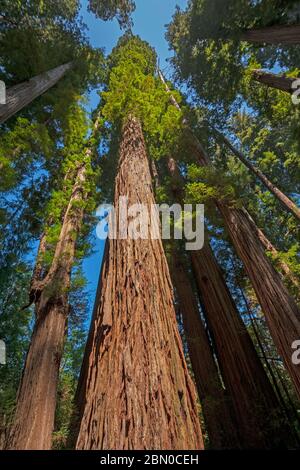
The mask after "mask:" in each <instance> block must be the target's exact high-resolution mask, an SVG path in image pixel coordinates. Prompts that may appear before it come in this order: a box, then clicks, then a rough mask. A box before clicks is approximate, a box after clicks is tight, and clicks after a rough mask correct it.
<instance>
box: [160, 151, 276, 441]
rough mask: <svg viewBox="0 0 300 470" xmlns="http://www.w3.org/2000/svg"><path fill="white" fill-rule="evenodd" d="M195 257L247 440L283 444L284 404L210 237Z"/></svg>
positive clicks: (176, 178) (175, 179)
mask: <svg viewBox="0 0 300 470" xmlns="http://www.w3.org/2000/svg"><path fill="white" fill-rule="evenodd" d="M168 168H169V171H170V175H171V176H172V183H173V188H172V189H173V194H174V196H175V197H177V201H178V198H179V200H180V199H181V198H182V196H180V186H179V187H178V183H179V185H180V180H181V177H180V174H179V171H178V167H177V165H176V162H175V161H174V160H173V159H172V158H170V159H169V161H168ZM190 256H191V260H192V265H193V269H194V273H195V279H196V283H197V286H198V289H199V294H200V297H201V301H202V303H203V306H204V310H205V314H206V318H207V321H208V325H209V328H210V331H211V333H212V335H213V338H214V342H215V347H216V351H217V354H218V359H219V364H220V369H221V370H222V375H223V378H224V382H225V385H226V389H227V390H228V393H229V395H230V397H231V399H232V403H233V407H234V411H235V416H236V420H237V422H238V428H239V437H240V441H241V444H242V446H243V447H253V448H255V447H273V446H276V445H279V444H281V443H282V441H283V440H284V438H283V437H282V436H283V434H284V432H282V431H281V430H280V429H275V428H274V426H273V424H274V423H273V417H274V416H278V417H279V415H280V409H279V408H280V407H279V403H278V401H277V399H276V395H275V393H274V391H273V389H272V387H271V384H270V382H269V379H268V377H267V374H266V372H265V371H264V368H263V366H262V364H261V362H260V360H259V357H258V355H257V352H256V350H255V348H254V345H253V343H252V340H251V338H250V336H249V334H248V332H247V330H246V328H245V325H244V323H243V321H242V319H241V317H240V314H239V312H238V310H237V308H236V305H235V303H234V300H233V298H232V296H231V294H230V292H229V290H228V288H227V285H226V282H225V280H224V276H223V273H222V271H221V268H220V267H219V265H218V262H217V260H216V259H215V257H214V254H213V251H212V249H211V247H210V244H209V242H208V240H207V239H206V240H205V244H204V246H203V248H202V249H201V250H199V251H191V252H190ZM271 417H272V418H271Z"/></svg>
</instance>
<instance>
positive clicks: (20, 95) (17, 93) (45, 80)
mask: <svg viewBox="0 0 300 470" xmlns="http://www.w3.org/2000/svg"><path fill="white" fill-rule="evenodd" d="M71 67H72V63H71V62H69V63H67V64H64V65H60V66H59V67H56V68H55V69H53V70H49V71H48V72H44V73H42V74H40V75H38V76H36V77H33V78H31V79H30V80H28V81H26V82H23V83H19V84H18V85H15V86H13V87H11V88H9V89H8V90H7V92H6V104H1V105H0V124H2V123H3V122H5V121H7V119H9V118H10V117H12V116H13V115H14V114H16V113H17V112H18V111H20V110H21V109H23V108H24V107H25V106H27V105H28V104H30V103H31V102H32V101H33V100H34V99H35V98H37V97H38V96H40V95H42V94H43V93H45V92H46V91H47V90H49V88H52V87H53V86H54V85H55V84H56V83H57V82H58V81H59V80H60V79H61V78H62V77H63V76H64V75H65V74H66V73H67V71H68V70H70V68H71Z"/></svg>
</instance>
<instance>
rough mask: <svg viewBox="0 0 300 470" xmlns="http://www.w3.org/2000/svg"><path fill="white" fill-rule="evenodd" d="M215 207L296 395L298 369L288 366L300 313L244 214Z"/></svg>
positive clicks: (298, 334) (299, 386)
mask: <svg viewBox="0 0 300 470" xmlns="http://www.w3.org/2000/svg"><path fill="white" fill-rule="evenodd" d="M219 208H220V211H221V213H222V215H223V217H224V220H225V223H226V226H227V230H228V232H229V235H230V237H231V239H232V242H233V244H234V246H235V248H236V251H237V253H238V255H239V257H240V259H241V260H242V261H243V264H244V267H245V270H246V272H247V274H248V276H249V279H250V280H251V283H252V285H253V288H254V290H255V292H256V295H257V298H258V301H259V303H260V305H261V307H262V309H263V312H264V314H265V316H266V320H267V323H268V327H269V329H270V333H271V335H272V338H273V340H274V343H275V345H276V347H277V349H278V352H279V354H280V355H281V356H282V358H283V360H284V363H285V366H286V368H287V370H288V371H289V374H290V376H291V379H292V381H293V383H294V386H295V388H296V390H297V393H298V395H299V396H300V367H299V365H298V366H297V365H294V364H293V363H292V353H293V350H292V344H293V342H294V341H296V340H299V338H300V312H299V309H298V307H297V305H296V302H295V301H294V299H293V298H292V297H291V296H290V294H289V292H288V291H287V289H286V288H285V286H284V284H283V282H282V280H281V278H280V276H279V274H278V273H277V272H276V271H275V269H274V268H273V266H272V264H271V262H270V261H269V259H268V258H267V256H266V254H265V251H264V247H263V245H262V243H261V241H260V234H259V231H258V229H257V227H256V225H255V223H254V221H253V220H252V219H251V217H250V216H249V214H248V213H247V211H245V210H244V209H232V208H228V207H227V206H226V205H224V204H220V203H219Z"/></svg>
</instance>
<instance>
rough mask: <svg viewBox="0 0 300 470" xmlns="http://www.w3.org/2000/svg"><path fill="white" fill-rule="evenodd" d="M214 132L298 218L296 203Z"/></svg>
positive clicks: (299, 210) (224, 138)
mask: <svg viewBox="0 0 300 470" xmlns="http://www.w3.org/2000/svg"><path fill="white" fill-rule="evenodd" d="M215 132H216V133H217V135H218V136H220V138H221V139H222V140H223V142H224V143H225V144H226V145H227V147H228V148H229V149H230V150H231V152H232V153H233V154H234V155H235V156H236V157H237V158H238V159H239V160H240V161H241V162H242V163H243V164H244V165H245V166H246V167H247V168H248V169H249V170H250V171H251V173H253V174H254V175H255V176H256V177H257V178H258V179H259V180H260V181H261V182H262V183H263V185H264V186H265V187H266V188H267V189H268V190H269V191H270V192H271V193H272V194H273V195H274V196H275V197H276V199H277V200H278V201H279V202H280V203H281V204H282V206H283V207H284V208H285V209H286V210H287V211H288V212H290V213H291V214H293V215H294V216H295V217H296V219H298V220H300V209H299V207H297V206H296V204H295V203H294V202H293V201H292V200H291V199H290V198H288V197H287V196H286V195H285V194H284V193H283V192H282V191H280V189H279V188H277V186H275V184H273V183H272V182H271V181H270V180H269V179H268V178H267V177H266V176H265V175H264V174H263V172H262V171H260V169H259V168H257V167H256V166H255V165H252V163H251V162H249V160H248V159H247V158H246V157H245V156H244V155H243V154H242V152H240V151H239V150H238V149H237V148H235V147H234V145H232V144H231V142H230V141H229V140H228V139H227V138H226V137H225V136H224V135H223V134H221V133H220V132H218V131H217V130H216V129H215Z"/></svg>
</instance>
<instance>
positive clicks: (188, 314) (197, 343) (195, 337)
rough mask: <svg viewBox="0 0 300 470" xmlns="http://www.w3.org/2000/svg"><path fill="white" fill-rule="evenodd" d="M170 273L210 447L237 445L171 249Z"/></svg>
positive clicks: (185, 277)
mask: <svg viewBox="0 0 300 470" xmlns="http://www.w3.org/2000/svg"><path fill="white" fill-rule="evenodd" d="M171 274H172V279H173V282H174V287H175V289H176V294H177V300H178V302H179V308H180V312H181V314H182V318H183V325H184V332H185V337H186V341H187V345H188V351H189V356H190V360H191V364H192V368H193V372H194V377H195V381H196V385H197V390H198V395H199V398H200V401H201V405H202V410H203V415H204V420H205V424H206V428H207V432H208V437H209V442H210V447H211V448H212V449H226V448H229V449H230V448H231V449H234V448H239V447H240V443H239V439H238V435H237V425H236V423H235V422H234V419H233V410H232V403H231V401H230V398H229V397H228V396H227V395H226V392H225V389H224V387H223V385H222V383H221V380H220V377H219V372H218V368H217V366H216V362H215V359H214V356H213V352H212V348H211V345H210V343H209V338H208V336H207V333H206V331H205V328H204V325H203V323H202V320H201V317H200V313H199V307H198V303H197V298H196V296H195V294H194V290H193V287H192V285H191V281H190V279H189V274H188V271H187V268H186V266H185V263H184V261H183V260H181V257H180V255H179V254H178V253H177V252H176V250H173V251H172V262H171Z"/></svg>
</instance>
